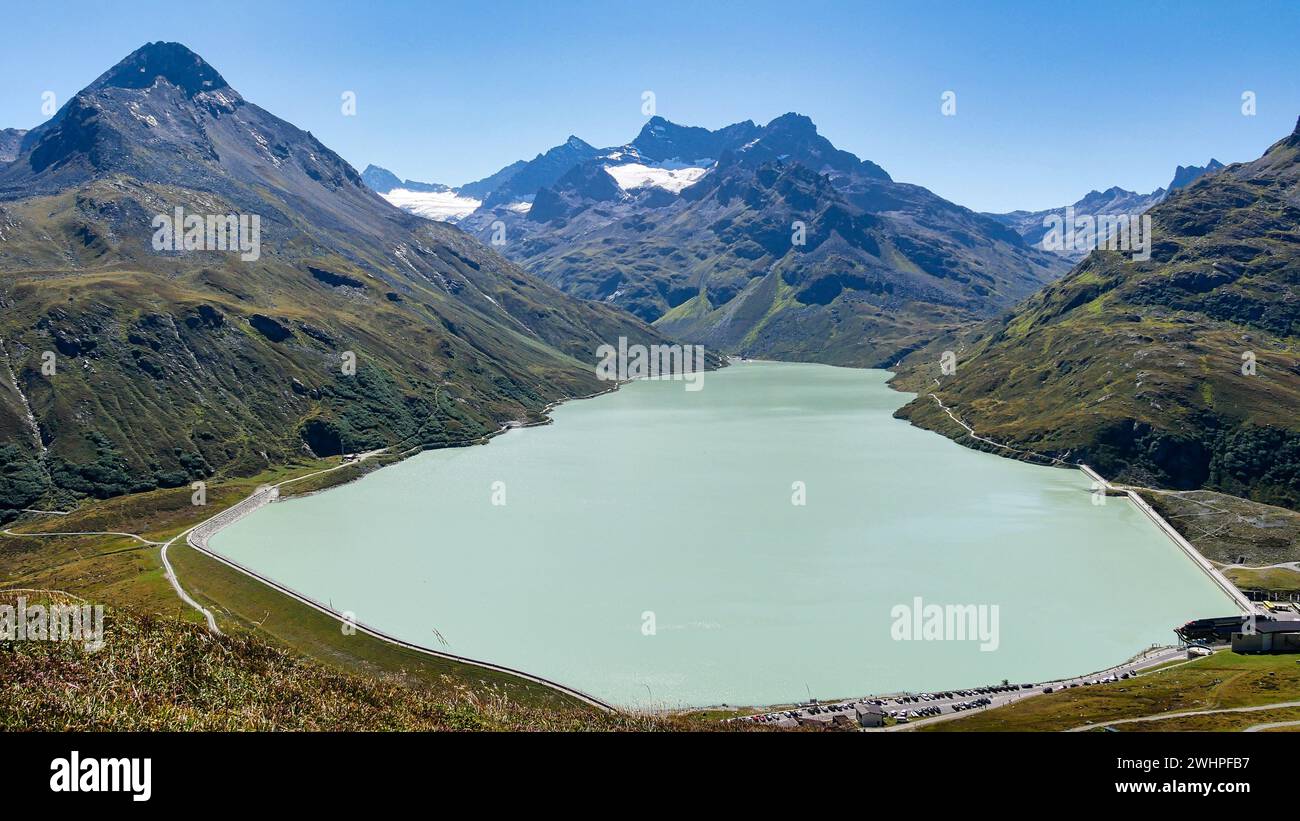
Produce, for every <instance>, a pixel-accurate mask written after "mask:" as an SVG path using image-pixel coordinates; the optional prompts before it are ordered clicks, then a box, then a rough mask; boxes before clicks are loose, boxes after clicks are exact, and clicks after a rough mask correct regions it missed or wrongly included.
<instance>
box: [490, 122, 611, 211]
mask: <svg viewBox="0 0 1300 821" xmlns="http://www.w3.org/2000/svg"><path fill="white" fill-rule="evenodd" d="M598 153H599V152H598V151H597V150H596V149H595V148H593V147H591V146H590V145H588V144H587V143H585V142H583V141H582V140H580V139H578V138H577V137H574V136H570V137H569V139H568V140H566V141H565V142H564V143H562V144H561V145H557V146H555V147H554V148H552V149H551V150H549V151H547V152H545V153H544V154H538V155H537V156H536V157H534V158H533V159H531V160H529V161H528V162H526V163H524V164H523V165H520V166H519V167H518V168H516V169H515V171H514V173H511V174H509V175H508V176H506V177H504V178H502V179H500V181H499V183H497V184H494V186H493V187H492V189H491V190H490V191H486V192H485V194H486V196H484V198H483V204H484V206H486V207H489V208H491V207H494V206H497V205H506V204H509V203H515V202H531V201H532V198H533V195H534V194H536V193H537V190H538V189H540V188H545V187H546V186H548V185H552V184H554V183H555V181H556V180H558V179H559V178H560V177H562V176H564V174H565V173H567V172H568V170H569V169H570V168H573V166H575V165H578V164H579V163H582V162H584V161H586V160H589V159H591V158H592V157H594V156H596V154H598ZM498 173H501V172H498ZM493 176H494V177H496V176H497V175H493ZM489 179H491V178H489ZM483 183H484V181H482V180H480V181H479V183H477V184H476V183H470V188H471V189H472V190H481V189H482V185H483Z"/></svg>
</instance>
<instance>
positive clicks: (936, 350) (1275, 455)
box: [896, 131, 1300, 509]
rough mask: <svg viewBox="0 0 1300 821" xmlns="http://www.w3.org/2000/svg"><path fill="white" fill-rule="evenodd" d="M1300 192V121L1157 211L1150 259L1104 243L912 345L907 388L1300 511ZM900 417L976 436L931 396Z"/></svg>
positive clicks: (1040, 446)
mask: <svg viewBox="0 0 1300 821" xmlns="http://www.w3.org/2000/svg"><path fill="white" fill-rule="evenodd" d="M1297 191H1300V131H1298V132H1297V133H1296V134H1293V135H1292V136H1290V137H1288V138H1287V139H1285V140H1282V141H1281V142H1279V143H1277V144H1276V145H1274V146H1273V147H1272V148H1271V149H1269V151H1268V152H1267V153H1266V154H1265V155H1264V156H1263V157H1262V158H1261V159H1259V160H1257V161H1255V162H1253V163H1249V164H1245V165H1234V166H1230V167H1228V168H1227V169H1224V170H1222V171H1219V172H1217V173H1212V174H1207V175H1206V176H1204V177H1202V178H1200V179H1199V180H1197V181H1196V182H1195V183H1193V184H1191V185H1190V186H1188V187H1186V188H1182V189H1179V190H1178V191H1176V192H1174V193H1173V194H1172V195H1171V196H1170V197H1169V198H1168V199H1167V200H1165V201H1164V202H1162V203H1161V204H1159V205H1157V206H1155V207H1154V208H1152V209H1151V211H1150V212H1149V214H1150V216H1151V217H1152V222H1153V236H1154V242H1153V246H1152V253H1151V258H1150V260H1147V261H1141V260H1134V259H1132V255H1131V254H1128V253H1124V252H1120V251H1094V252H1093V253H1092V254H1091V255H1090V256H1088V257H1087V258H1086V259H1085V260H1084V261H1083V262H1082V263H1080V264H1079V265H1078V266H1077V267H1076V268H1075V269H1074V270H1073V271H1072V272H1071V273H1070V274H1068V275H1067V276H1066V277H1065V278H1063V279H1062V280H1060V281H1059V282H1056V283H1054V284H1052V285H1049V286H1047V287H1046V288H1044V289H1043V290H1042V291H1040V292H1038V293H1037V294H1035V295H1034V296H1032V297H1030V298H1029V299H1028V300H1026V301H1025V302H1023V303H1022V304H1020V305H1019V306H1018V307H1017V308H1016V309H1015V311H1014V312H1013V313H1011V314H1010V315H1008V316H1007V317H1005V318H1003V319H1002V320H1000V321H996V322H990V323H986V324H985V325H982V326H979V327H977V328H974V329H971V330H969V331H968V332H966V333H963V334H961V335H959V336H957V337H956V338H950V339H948V340H943V341H941V342H936V343H934V344H932V345H930V346H928V347H927V348H925V349H923V350H921V351H919V352H918V353H916V354H915V355H913V356H912V357H911V358H910V359H909V360H908V362H907V363H905V367H904V368H903V370H902V371H900V373H899V376H898V378H897V381H896V384H897V385H898V386H899V387H902V388H905V389H909V390H914V391H921V390H922V388H924V391H923V393H928V392H930V391H934V392H935V393H937V394H938V395H939V397H940V398H941V399H942V400H943V401H944V403H945V404H947V405H948V406H949V407H951V408H953V409H954V410H955V412H956V413H958V414H959V415H961V417H962V418H963V419H964V420H965V421H966V422H967V424H969V425H971V426H972V427H973V428H974V429H975V430H976V432H977V433H979V434H980V435H982V436H986V437H988V438H990V439H993V440H994V441H997V442H1002V443H1006V444H1008V445H1012V446H1015V447H1017V448H1023V449H1028V450H1032V451H1036V452H1039V453H1046V454H1051V455H1055V456H1059V457H1062V458H1067V459H1068V460H1070V461H1076V460H1078V461H1083V462H1086V463H1087V464H1089V465H1091V466H1092V467H1094V468H1096V469H1097V470H1098V471H1099V472H1100V473H1101V474H1102V475H1103V476H1105V477H1106V478H1107V479H1110V480H1111V481H1119V482H1123V483H1126V484H1131V485H1140V486H1148V487H1163V488H1173V489H1194V488H1209V489H1214V490H1219V491H1222V492H1224V493H1228V494H1233V495H1236V496H1242V497H1246V498H1249V499H1252V500H1254V501H1257V502H1261V503H1265V504H1269V505H1278V506H1283V507H1288V508H1292V509H1300V421H1297V420H1300V414H1297V409H1300V308H1298V307H1297V306H1300V293H1298V292H1297V287H1300V280H1297V279H1296V277H1295V275H1294V272H1295V270H1296V266H1297V265H1298V264H1300V207H1297V206H1296V195H1297ZM1103 298H1104V306H1103V308H1102V309H1101V310H1097V311H1092V310H1089V309H1088V307H1089V306H1090V305H1094V304H1099V303H1098V302H1097V300H1099V299H1103ZM943 350H953V351H954V352H956V354H957V359H958V366H957V370H956V373H955V374H951V375H944V374H942V373H940V369H939V356H940V352H941V351H943ZM1252 364H1253V366H1254V370H1253V371H1251V369H1250V368H1249V367H1248V365H1252ZM936 380H937V381H938V383H939V384H938V385H936V384H935V382H936ZM900 415H901V416H903V417H905V418H908V419H910V420H912V421H913V422H915V423H916V424H918V425H921V426H924V427H929V428H932V429H934V430H937V431H940V432H942V433H945V434H947V435H955V436H957V437H958V438H961V437H962V434H961V432H960V431H959V429H955V426H953V425H952V424H951V422H950V420H948V419H947V416H946V414H944V413H943V411H942V410H940V409H939V408H938V406H937V405H936V404H935V402H934V401H933V400H932V399H930V398H929V397H928V396H925V395H922V396H920V397H918V398H917V399H916V400H915V401H913V402H912V403H910V404H909V405H907V406H906V407H904V408H903V409H902V410H900Z"/></svg>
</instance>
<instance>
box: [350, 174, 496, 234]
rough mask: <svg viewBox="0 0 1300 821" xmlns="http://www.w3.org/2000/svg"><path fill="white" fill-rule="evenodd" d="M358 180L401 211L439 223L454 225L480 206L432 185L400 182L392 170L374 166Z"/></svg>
mask: <svg viewBox="0 0 1300 821" xmlns="http://www.w3.org/2000/svg"><path fill="white" fill-rule="evenodd" d="M361 181H362V182H363V183H365V185H366V187H367V188H369V189H370V190H371V191H374V192H375V193H376V194H379V195H380V196H382V197H383V198H384V199H386V200H388V202H390V203H392V204H393V205H396V206H397V207H398V208H401V209H402V210H403V211H407V212H409V213H412V214H415V215H417V216H421V217H425V218H426V219H431V220H438V221H439V222H450V223H453V224H455V223H457V222H459V221H460V220H461V219H463V218H464V217H465V216H467V215H469V214H472V213H474V211H475V210H476V209H477V208H478V207H479V206H480V205H482V204H483V203H482V201H481V200H476V199H474V198H472V197H467V196H464V195H462V194H461V193H459V191H457V189H454V188H450V187H448V186H446V185H441V184H439V183H436V182H416V181H415V180H400V179H398V178H397V175H396V174H394V173H393V172H392V171H389V170H388V169H387V168H380V167H379V166H377V165H367V166H366V170H365V171H362V172H361Z"/></svg>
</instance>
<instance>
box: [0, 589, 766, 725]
mask: <svg viewBox="0 0 1300 821" xmlns="http://www.w3.org/2000/svg"><path fill="white" fill-rule="evenodd" d="M0 597H2V598H3V599H4V601H5V602H6V603H12V600H13V594H0ZM51 599H54V600H63V599H64V597H61V596H58V595H57V594H56V595H54V596H52V597H47V598H46V599H45V600H47V601H48V600H51ZM34 602H35V599H32V600H31V601H29V604H30V603H34ZM104 638H105V645H104V647H103V648H102V649H100V650H98V651H96V652H87V651H86V650H85V649H84V648H83V647H82V646H81V644H80V643H78V642H72V641H58V642H52V641H0V728H3V729H5V730H42V731H51V730H77V731H96V730H100V731H103V730H113V731H135V732H149V731H161V730H172V731H175V730H204V731H230V730H263V731H265V730H328V731H375V730H407V731H411V730H414V731H425V730H534V731H536V730H544V731H555V730H564V731H573V730H602V731H616V730H635V731H642V732H645V731H655V730H692V729H718V730H720V729H730V728H732V727H731V726H730V725H719V724H717V723H716V722H709V723H706V722H703V721H700V720H698V719H690V718H678V717H669V716H643V715H637V714H630V713H604V712H599V711H596V710H593V709H590V708H587V707H585V706H583V705H579V704H576V703H571V704H568V705H555V704H547V705H537V704H534V705H526V704H521V703H519V702H517V701H514V700H512V699H511V698H510V697H509V696H508V695H506V694H505V693H504V692H503V691H501V690H498V689H495V688H492V687H477V688H476V687H471V686H468V685H466V684H465V683H464V682H462V681H457V680H454V679H451V678H447V679H445V680H444V681H442V682H440V683H438V684H432V685H412V684H411V683H409V682H408V681H405V680H403V679H402V678H401V677H399V676H397V675H378V676H361V675H355V674H352V673H347V672H342V671H339V670H335V669H330V668H328V667H326V666H323V665H321V664H319V663H317V662H315V661H311V660H308V659H304V658H301V657H298V656H295V655H291V654H290V653H288V652H286V651H284V650H283V649H281V648H277V647H275V646H273V645H271V644H268V643H266V642H264V641H263V640H261V639H260V638H258V637H256V636H253V635H237V636H216V635H213V634H211V633H209V632H207V631H206V630H204V629H203V628H201V627H199V626H198V625H194V624H186V623H183V622H179V621H175V620H172V619H166V618H158V617H154V616H146V615H141V614H138V613H135V612H133V611H131V610H129V609H121V608H114V609H112V610H110V611H108V612H107V613H106V615H105V619H104ZM736 729H745V728H736Z"/></svg>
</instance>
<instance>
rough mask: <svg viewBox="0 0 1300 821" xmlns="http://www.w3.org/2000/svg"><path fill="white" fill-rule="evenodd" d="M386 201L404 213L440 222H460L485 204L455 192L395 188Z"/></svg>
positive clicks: (387, 195) (385, 196)
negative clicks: (407, 212)
mask: <svg viewBox="0 0 1300 821" xmlns="http://www.w3.org/2000/svg"><path fill="white" fill-rule="evenodd" d="M380 196H382V197H383V198H384V199H386V200H388V201H389V202H390V203H392V204H393V205H396V206H397V207H398V208H400V209H402V210H403V211H409V212H410V213H412V214H415V215H416V216H420V217H424V218H425V219H431V220H437V221H439V222H459V221H460V220H462V219H464V218H465V217H467V216H469V215H470V214H471V213H473V212H474V210H475V209H476V208H478V207H479V206H480V205H482V204H483V201H482V200H476V199H474V198H473V197H462V196H461V195H460V194H457V193H456V192H455V191H411V190H409V189H406V188H394V189H393V190H392V191H389V192H388V193H387V194H381V195H380Z"/></svg>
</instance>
